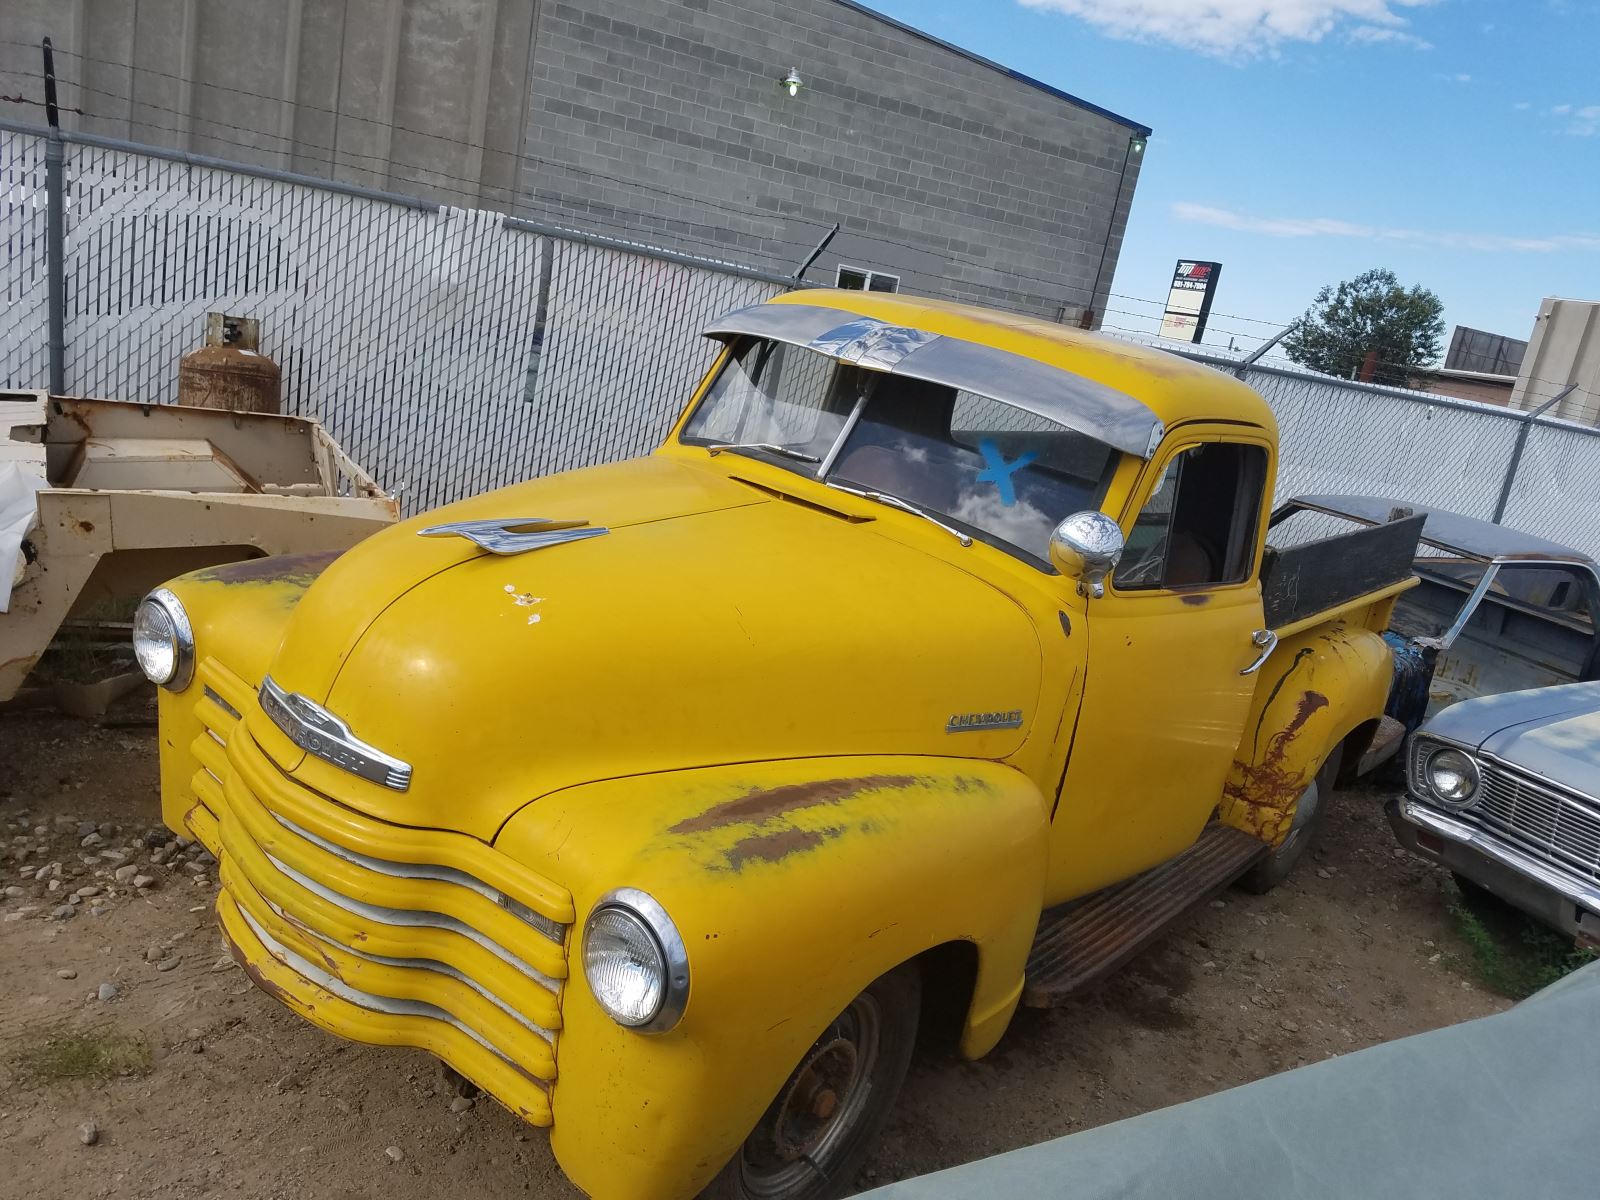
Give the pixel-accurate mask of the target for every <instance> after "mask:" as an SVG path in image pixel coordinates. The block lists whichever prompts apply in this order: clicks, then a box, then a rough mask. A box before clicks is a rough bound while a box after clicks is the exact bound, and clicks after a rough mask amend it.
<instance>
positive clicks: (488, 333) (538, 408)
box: [0, 131, 783, 511]
mask: <svg viewBox="0 0 1600 1200" xmlns="http://www.w3.org/2000/svg"><path fill="white" fill-rule="evenodd" d="M108 142H109V140H108V139H93V140H84V139H75V140H72V141H69V142H68V143H67V144H66V145H65V147H64V149H65V165H64V171H63V179H64V191H65V195H66V204H65V206H64V224H65V259H64V274H65V289H64V304H63V308H64V326H65V328H64V333H65V338H64V355H63V377H64V378H63V384H64V389H65V390H66V391H67V392H69V393H73V394H84V395H97V396H108V397H112V398H115V399H121V400H134V401H139V402H141V403H148V404H167V403H172V402H173V401H175V400H176V399H177V378H178V362H179V360H180V358H181V357H182V356H183V355H184V354H185V353H186V352H188V351H189V350H192V349H194V348H196V347H197V346H198V345H199V344H200V343H201V340H202V331H203V327H204V323H205V314H206V313H207V312H216V311H221V312H227V313H230V314H235V315H241V316H249V317H254V318H256V319H257V320H259V321H260V324H261V351H262V353H264V354H266V355H268V356H269V357H271V358H273V359H274V360H275V361H276V362H277V363H278V364H279V366H280V367H281V368H282V372H283V405H284V411H285V412H287V413H291V414H294V415H303V416H311V417H315V418H317V419H318V420H320V421H322V422H323V424H324V425H325V426H326V427H327V429H328V431H329V433H331V434H332V435H333V436H334V437H335V438H336V439H338V440H339V442H340V443H341V444H342V445H343V446H344V447H345V449H346V450H348V451H349V453H350V454H351V455H352V457H354V458H355V459H356V461H358V462H360V463H361V464H362V465H363V466H365V467H366V468H367V470H368V471H369V472H370V473H371V474H372V475H373V477H374V478H375V479H377V480H379V481H380V482H382V483H383V485H384V486H385V487H388V488H391V489H396V490H399V491H401V493H402V497H403V500H404V502H405V506H406V508H407V509H408V510H410V511H419V510H421V509H424V508H429V507H433V506H435V505H438V504H442V503H445V502H447V501H449V500H454V499H459V498H460V497H462V496H466V495H470V494H472V493H474V492H478V491H482V490H484V489H486V488H491V487H498V486H502V485H504V484H508V483H512V482H515V481H517V480H519V479H526V478H529V477H531V476H534V475H543V474H549V473H552V472H556V471H562V470H568V469H570V468H573V467H581V466H588V465H590V464H592V463H595V462H602V461H609V460H612V459H617V458H624V457H628V456H630V455H635V454H642V453H645V452H646V451H648V450H649V449H650V448H651V447H652V446H653V445H655V444H656V443H657V442H658V441H659V440H660V439H661V437H662V435H663V434H664V433H665V431H666V429H667V428H668V426H669V425H670V423H671V421H672V418H673V417H674V416H676V414H677V412H678V411H679V410H680V409H681V408H682V406H683V403H684V400H685V399H686V397H687V396H688V394H689V392H690V390H691V389H692V388H693V386H694V384H695V382H696V381H697V380H698V378H699V377H700V375H701V374H702V373H703V372H704V370H705V368H706V366H707V365H708V363H709V362H710V359H711V357H712V354H713V348H712V347H711V346H710V345H709V344H708V343H705V342H703V341H702V340H701V339H700V338H699V337H697V336H696V335H697V334H698V332H699V329H700V327H701V326H702V325H703V324H704V323H705V322H707V321H709V320H710V319H711V318H712V317H714V316H716V315H717V314H719V313H721V312H723V311H726V310H727V309H729V308H734V307H737V306H739V305H741V304H750V303H754V302H755V301H757V300H760V299H764V298H766V297H767V296H770V295H773V294H775V293H776V292H778V291H780V290H782V286H783V281H781V280H779V279H777V278H759V277H756V276H758V275H759V273H758V272H745V271H742V270H740V269H738V268H731V267H728V266H726V265H724V264H716V263H711V262H706V263H703V264H702V263H699V262H695V261H691V260H688V259H686V258H684V257H683V256H678V255H671V256H662V255H657V254H653V253H651V252H649V251H648V250H647V249H646V248H644V247H640V248H638V250H637V251H634V250H631V249H628V248H622V247H618V246H616V245H607V244H603V242H602V241H601V240H600V239H592V238H584V237H582V235H573V236H571V237H567V236H562V235H561V234H560V233H559V232H558V231H554V230H550V229H547V228H544V227H540V226H534V225H531V224H529V223H527V222H518V221H514V220H509V219H507V218H504V217H502V216H500V215H499V214H497V213H491V212H487V211H482V210H474V209H463V208H451V207H447V206H439V205H435V204H430V203H426V202H423V201H418V200H413V199H410V198H407V197H401V196H389V195H386V194H383V193H378V192H373V191H369V190H365V189H357V188H343V187H339V186H337V185H327V184H323V183H321V182H320V181H305V180H299V179H296V178H294V177H291V176H286V175H283V174H281V173H278V172H271V171H265V170H261V169H258V168H239V169H231V168H230V167H229V166H228V165H226V164H217V163H214V162H211V161H210V160H196V159H192V158H191V159H185V158H184V156H181V155H173V154H170V153H166V152H152V153H145V152H141V151H136V150H134V149H130V148H126V147H123V146H119V145H114V144H108ZM44 145H45V139H44V138H42V137H37V136H30V135H27V134H23V133H19V132H15V131H0V188H3V189H4V191H3V192H0V237H3V238H4V239H5V242H6V246H7V256H6V261H5V263H3V264H0V303H3V305H4V308H3V310H0V381H3V382H4V384H5V385H7V386H12V387H39V388H42V387H45V386H47V384H48V379H49V365H48V354H47V328H46V327H47V314H48V282H47V271H46V254H45V228H46V190H45V183H44V168H43V161H44Z"/></svg>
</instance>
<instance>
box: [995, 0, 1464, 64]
mask: <svg viewBox="0 0 1600 1200" xmlns="http://www.w3.org/2000/svg"><path fill="white" fill-rule="evenodd" d="M1019 3H1021V4H1024V5H1026V6H1027V7H1029V8H1037V9H1048V10H1052V11H1055V12H1062V13H1066V14H1067V15H1068V16H1072V17H1077V18H1079V19H1080V20H1082V21H1085V22H1087V23H1088V24H1090V25H1093V26H1094V27H1095V28H1096V29H1098V30H1100V31H1101V32H1102V33H1106V34H1109V35H1111V36H1112V37H1119V38H1130V39H1135V40H1141V41H1153V42H1169V43H1171V44H1172V45H1175V46H1183V47H1185V48H1187V49H1191V50H1200V51H1203V52H1204V53H1207V54H1216V55H1221V56H1225V57H1226V56H1235V55H1250V54H1260V53H1263V52H1271V51H1273V50H1275V49H1276V48H1277V47H1278V46H1280V45H1282V44H1283V43H1284V42H1320V41H1321V40H1322V39H1323V38H1325V37H1327V36H1329V35H1330V34H1333V33H1341V32H1342V33H1343V34H1344V36H1346V37H1348V38H1350V39H1351V40H1352V41H1357V42H1366V43H1381V42H1387V43H1393V44H1396V45H1407V46H1414V47H1417V48H1419V49H1427V48H1428V43H1427V42H1425V41H1424V40H1423V39H1422V38H1420V37H1418V36H1417V35H1416V34H1414V33H1412V32H1410V31H1409V29H1408V28H1407V25H1408V24H1409V23H1408V22H1407V20H1406V19H1405V17H1403V16H1401V15H1400V13H1399V12H1398V11H1397V10H1403V9H1408V8H1417V7H1421V6H1423V5H1427V4H1432V3H1435V0H1019Z"/></svg>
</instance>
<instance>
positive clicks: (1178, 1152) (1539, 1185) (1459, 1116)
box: [868, 963, 1600, 1200]
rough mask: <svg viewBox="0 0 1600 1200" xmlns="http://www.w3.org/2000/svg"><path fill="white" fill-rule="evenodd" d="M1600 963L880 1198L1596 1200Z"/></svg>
mask: <svg viewBox="0 0 1600 1200" xmlns="http://www.w3.org/2000/svg"><path fill="white" fill-rule="evenodd" d="M1597 1124H1600V963H1596V964H1593V965H1590V966H1588V967H1585V968H1584V969H1583V970H1582V971H1579V972H1577V973H1575V974H1573V975H1569V976H1567V978H1565V979H1563V980H1562V981H1561V982H1559V983H1557V984H1555V985H1554V986H1552V987H1549V988H1546V989H1545V990H1544V991H1542V992H1540V993H1539V994H1538V995H1536V996H1533V997H1530V998H1529V999H1528V1000H1525V1001H1523V1002H1522V1003H1521V1004H1519V1005H1517V1006H1516V1007H1515V1008H1513V1009H1510V1010H1508V1011H1506V1012H1504V1013H1500V1014H1498V1015H1496V1016H1492V1017H1484V1018H1482V1019H1481V1020H1477V1021H1468V1022H1466V1023H1464V1024H1461V1025H1455V1026H1451V1027H1450V1028H1448V1029H1440V1030H1435V1031H1434V1032H1432V1033H1424V1034H1418V1035H1417V1036H1416V1037H1410V1038H1404V1039H1402V1040H1400V1041H1397V1042H1389V1043H1386V1044H1384V1045H1381V1046H1373V1047H1370V1048H1369V1049H1366V1050H1361V1051H1358V1052H1356V1053H1353V1054H1348V1055H1345V1056H1344V1057H1342V1058H1335V1059H1330V1060H1328V1061H1326V1062H1320V1063H1316V1064H1313V1065H1312V1066H1308V1067H1301V1068H1300V1069H1298V1070H1295V1071H1289V1072H1286V1073H1284V1074H1282V1075H1274V1076H1272V1077H1271V1078H1268V1079H1262V1080H1258V1081H1257V1082H1255V1083H1251V1084H1246V1085H1245V1086H1243V1087H1238V1088H1234V1089H1232V1090H1231V1091H1226V1092H1221V1093H1218V1094H1217V1095H1215V1096H1207V1097H1206V1098H1204V1099H1202V1100H1191V1101H1189V1102H1188V1103H1187V1104H1179V1105H1175V1106H1174V1107H1172V1108H1165V1109H1161V1110H1160V1111H1158V1112H1153V1113H1146V1114H1145V1115H1144V1116H1141V1117H1132V1118H1130V1119H1128V1120H1126V1121H1118V1122H1117V1123H1115V1124H1113V1125H1104V1126H1101V1127H1100V1128H1099V1129H1090V1130H1086V1131H1085V1132H1083V1133H1075V1134H1072V1135H1071V1136H1069V1137H1064V1138H1059V1139H1057V1140H1056V1141H1053V1142H1045V1143H1043V1144H1041V1145H1038V1146H1030V1147H1028V1148H1027V1149H1024V1150H1013V1151H1011V1152H1010V1153H1009V1154H1001V1155H997V1156H996V1157H994V1158H989V1159H984V1160H983V1161H980V1162H975V1163H970V1164H968V1165H967V1166H964V1167H956V1168H953V1169H951V1170H948V1171H941V1172H939V1173H937V1174H934V1175H925V1176H923V1177H922V1178H920V1179H912V1180H907V1181H905V1182H903V1183H896V1184H891V1185H890V1186H888V1187H885V1188H880V1189H878V1190H876V1191H873V1192H871V1193H868V1194H869V1195H871V1196H872V1197H874V1198H876V1200H889V1198H891V1197H892V1198H895V1200H913V1198H914V1200H936V1198H940V1197H946V1196H950V1197H956V1196H960V1197H972V1196H982V1197H1013V1196H1020V1197H1029V1196H1041V1197H1043V1196H1050V1197H1062V1198H1068V1197H1070V1198H1071V1200H1111V1198H1112V1197H1117V1198H1119V1200H1128V1198H1131V1197H1151V1198H1156V1197H1159V1198H1160V1200H1213V1198H1215V1200H1256V1198H1259V1200H1372V1198H1379V1197H1383V1198H1387V1197H1403V1198H1405V1200H1432V1198H1434V1197H1438V1198H1441V1200H1443V1198H1446V1197H1447V1198H1448V1200H1477V1198H1480V1197H1481V1198H1482V1200H1512V1198H1515V1200H1527V1198H1531V1197H1551V1198H1556V1197H1559V1198H1560V1200H1575V1198H1577V1197H1588V1196H1595V1195H1600V1159H1597V1157H1596V1155H1595V1153H1594V1147H1595V1145H1596V1141H1597Z"/></svg>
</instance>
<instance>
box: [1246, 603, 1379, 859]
mask: <svg viewBox="0 0 1600 1200" xmlns="http://www.w3.org/2000/svg"><path fill="white" fill-rule="evenodd" d="M1392 674H1393V660H1392V658H1391V656H1390V651H1389V647H1388V645H1387V644H1386V643H1385V642H1384V640H1383V637H1382V636H1381V635H1380V634H1376V633H1373V632H1372V631H1371V630H1370V629H1367V628H1364V627H1362V626H1360V625H1353V624H1349V623H1347V622H1343V621H1337V622H1332V623H1330V624H1326V625H1317V626H1313V627H1312V628H1310V629H1307V630H1305V631H1303V632H1301V633H1298V634H1295V635H1294V636H1293V637H1289V638H1285V639H1284V640H1283V641H1282V642H1281V643H1279V645H1278V647H1277V649H1276V650H1274V651H1273V654H1272V657H1271V658H1270V659H1269V660H1268V661H1267V664H1266V666H1265V667H1263V668H1262V670H1261V681H1260V683H1259V684H1258V685H1257V687H1256V694H1255V697H1254V699H1253V700H1252V702H1251V707H1250V713H1249V716H1248V718H1247V719H1246V721H1245V725H1244V736H1243V739H1242V740H1241V741H1240V743H1239V748H1238V750H1237V751H1236V752H1235V754H1234V761H1233V766H1232V768H1231V770H1230V771H1229V774H1228V782H1227V783H1226V785H1224V787H1223V792H1222V804H1221V806H1220V808H1219V810H1218V813H1219V816H1220V817H1221V819H1222V821H1223V823H1224V824H1227V825H1232V826H1234V827H1235V828H1237V829H1242V830H1244V831H1245V832H1246V833H1249V834H1253V835H1254V836H1256V837H1259V838H1261V839H1262V840H1263V841H1265V842H1268V843H1270V844H1271V845H1274V846H1276V845H1277V844H1278V843H1280V842H1281V841H1282V840H1283V839H1284V837H1285V836H1286V835H1287V834H1288V832H1289V826H1290V824H1291V823H1292V822H1293V820H1294V810H1295V804H1296V802H1297V801H1298V800H1299V798H1300V794H1301V793H1302V792H1304V791H1305V790H1306V787H1307V786H1308V785H1309V784H1310V783H1311V780H1312V778H1313V777H1314V776H1315V775H1316V773H1317V771H1318V769H1319V768H1320V767H1321V766H1322V764H1323V763H1324V762H1326V761H1327V758H1328V755H1330V754H1331V753H1333V750H1334V747H1336V746H1337V745H1338V744H1339V743H1340V742H1342V741H1344V739H1345V738H1347V737H1349V736H1350V734H1351V733H1352V732H1353V731H1354V730H1355V729H1356V727H1357V726H1359V725H1361V724H1363V723H1365V722H1367V721H1373V720H1376V719H1377V718H1378V717H1380V716H1382V715H1383V709H1384V704H1385V703H1386V702H1387V700H1388V695H1389V682H1390V678H1391V676H1392Z"/></svg>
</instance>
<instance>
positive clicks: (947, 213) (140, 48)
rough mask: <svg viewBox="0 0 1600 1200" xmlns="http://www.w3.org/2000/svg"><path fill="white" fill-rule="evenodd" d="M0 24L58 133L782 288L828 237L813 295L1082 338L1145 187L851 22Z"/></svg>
mask: <svg viewBox="0 0 1600 1200" xmlns="http://www.w3.org/2000/svg"><path fill="white" fill-rule="evenodd" d="M4 9H5V17H4V19H3V20H0V25H3V27H4V30H5V35H6V40H5V41H3V42H0V86H3V88H4V90H5V91H6V92H7V93H11V94H22V95H35V94H38V93H39V92H40V86H39V81H38V77H37V76H38V54H37V51H36V50H35V49H34V48H33V45H32V44H33V43H35V42H36V39H37V38H38V37H39V36H41V35H43V34H46V33H48V34H50V35H51V36H52V37H53V38H54V39H55V42H56V45H57V47H58V48H59V50H60V51H61V52H62V55H61V60H60V62H61V65H60V71H61V74H62V77H63V80H64V82H63V87H62V101H63V103H64V104H65V105H67V106H68V107H69V108H82V109H83V110H84V113H85V115H84V116H82V117H78V116H75V115H72V114H70V113H69V114H68V115H67V117H66V120H67V123H68V125H69V127H75V128H82V129H86V130H89V131H92V132H96V133H105V134H111V135H114V136H119V137H126V138H131V139H133V140H135V141H142V142H148V143H153V144H155V145H161V146H174V147H179V148H183V149H187V150H192V151H196V152H198V153H202V154H210V155H214V156H216V157H219V158H224V159H234V160H242V161H246V162H255V163H264V164H267V165H271V166H278V167H283V168H286V169H290V170H295V171H300V172H303V173H305V174H310V175H322V176H331V177H334V178H338V179H343V180H347V181H350V182H354V183H362V184H368V185H372V186H378V187H387V188H391V189H393V190H395V191H400V192H408V193H411V194H414V195H421V196H425V197H428V198H430V199H435V200H440V201H443V202H445V203H450V204H463V205H481V206H486V207H491V208H500V209H504V210H510V211H515V212H517V213H519V214H521V215H525V216H533V217H540V218H545V219H549V220H553V221H556V222H559V223H563V224H568V225H572V226H576V227H579V228H582V229H586V230H592V231H596V232H603V233H611V234H614V235H617V236H621V237H624V238H631V239H634V240H637V241H641V242H647V243H651V244H658V245H659V244H665V245H667V246H669V247H671V248H674V249H679V250H685V251H690V252H693V253H696V254H702V255H707V256H711V257H716V258H721V259H727V260H731V261H736V262H740V263H745V264H749V265H753V266H760V267H764V268H767V269H773V270H779V271H789V270H792V269H793V268H794V266H795V265H796V264H797V263H798V262H799V261H800V260H801V259H803V258H804V257H805V256H806V255H807V254H808V253H809V252H810V250H811V248H812V247H813V246H814V245H815V244H816V242H817V240H818V239H819V238H820V237H821V236H822V235H823V233H824V232H825V231H826V230H827V229H828V227H829V226H830V225H832V224H833V222H835V221H837V222H839V223H840V225H841V229H840V232H839V234H838V236H837V237H836V238H835V239H834V242H833V244H832V245H831V246H830V248H829V250H828V252H827V253H825V254H824V255H823V256H822V258H821V259H820V260H819V261H818V262H817V264H816V266H815V267H814V268H813V269H812V270H811V271H810V273H809V274H808V276H807V278H808V279H809V280H813V281H830V282H831V281H832V279H833V278H834V274H835V270H836V268H837V266H838V264H839V263H841V262H844V263H849V264H851V265H853V266H857V267H863V268H867V269H871V270H879V271H887V272H889V273H891V274H895V275H899V276H900V277H901V284H902V288H903V289H904V290H907V291H920V292H928V293H936V294H941V295H948V296H953V297H956V298H961V299H973V300H979V301H985V302H989V303H994V304H999V305H1002V306H1005V307H1009V308H1016V309H1021V310H1025V311H1029V312H1035V313H1039V314H1041V315H1045V316H1049V317H1057V316H1058V315H1060V314H1062V313H1063V311H1065V313H1066V314H1067V315H1068V316H1069V317H1073V316H1075V315H1076V314H1077V313H1078V312H1079V311H1080V310H1081V309H1082V308H1083V307H1084V306H1085V305H1088V304H1089V303H1090V298H1089V296H1088V290H1089V289H1090V288H1091V287H1092V286H1093V281H1094V280H1095V278H1096V276H1097V272H1098V273H1099V276H1100V278H1101V281H1102V286H1101V291H1102V293H1104V291H1105V290H1106V289H1107V287H1108V286H1109V280H1110V279H1111V277H1112V272H1113V269H1114V267H1115V265H1116V258H1117V252H1118V250H1119V249H1120V245H1121V237H1122V230H1123V227H1124V224H1125V222H1126V219H1127V210H1128V206H1129V204H1130V203H1131V201H1132V197H1133V191H1134V186H1135V184H1136V182H1137V175H1138V168H1139V159H1138V158H1134V159H1133V160H1132V162H1131V163H1130V166H1129V170H1128V176H1127V179H1126V183H1125V186H1124V188H1123V193H1122V200H1121V203H1120V204H1118V203H1116V197H1117V190H1118V183H1119V176H1120V173H1121V168H1122V163H1123V158H1124V155H1125V154H1126V152H1127V148H1128V139H1129V137H1130V135H1131V134H1132V133H1133V132H1134V131H1133V130H1132V129H1130V127H1129V125H1128V124H1126V123H1119V122H1118V121H1116V120H1114V119H1111V118H1110V117H1108V116H1107V115H1105V114H1102V113H1100V112H1097V111H1095V110H1094V109H1092V108H1091V107H1086V106H1083V105H1080V104H1074V103H1073V102H1071V101H1069V100H1066V99H1063V98H1061V97H1059V96H1057V95H1052V94H1050V93H1048V92H1046V91H1044V90H1041V89H1039V88H1037V87H1033V86H1030V85H1029V84H1027V83H1025V82H1022V81H1020V80H1018V79H1016V78H1014V77H1011V76H1009V75H1008V74H1006V73H1005V72H1003V71H1000V70H997V69H995V68H994V67H992V66H989V65H985V64H983V63H981V62H977V61H974V60H972V59H971V58H968V57H966V56H963V55H961V54H959V53H957V52H955V51H954V50H952V49H950V48H948V47H944V46H940V45H938V44H936V43H934V42H931V41H929V40H928V39H926V38H923V37H920V36H918V35H916V34H914V33H912V32H910V31H908V30H906V29H904V28H901V27H898V26H895V25H894V24H892V23H890V22H887V21H884V20H882V19H879V18H876V17H874V16H871V15H869V14H866V13H863V12H861V11H859V10H857V9H855V8H853V7H851V6H850V5H848V4H845V3H841V2H840V0H339V2H338V3H323V2H320V0H319V2H316V3H306V2H305V0H287V2H286V3H283V4H267V5H262V4H258V3H253V2H252V0H141V2H140V3H139V4H138V5H128V4H126V3H124V2H123V0H75V2H74V3H73V4H64V3H62V2H61V0H6V4H5V5H4ZM15 43H23V44H15ZM79 56H84V57H79ZM130 64H131V66H130ZM791 67H792V68H795V69H797V70H798V71H799V72H800V74H801V76H802V77H803V78H804V79H805V81H806V86H805V89H804V90H803V91H802V92H801V93H800V95H799V96H798V97H795V98H790V97H789V96H788V95H787V94H786V93H785V92H783V91H782V90H781V89H780V87H779V85H778V81H779V79H780V78H781V77H782V76H783V75H784V74H785V73H786V72H787V71H788V70H789V69H790V68H791ZM9 115H13V116H18V117H21V118H23V119H30V118H31V119H36V120H42V113H41V112H40V111H39V110H38V109H37V108H27V109H23V108H21V107H20V106H19V107H18V108H17V109H16V110H14V111H13V112H12V113H11V114H9ZM1108 239H1109V240H1108ZM1107 248H1108V252H1107V253H1106V255H1105V265H1104V270H1103V271H1101V270H1100V268H1101V254H1102V250H1106V249H1107ZM1093 307H1094V308H1095V309H1096V311H1097V312H1099V311H1103V309H1104V307H1105V305H1104V296H1103V294H1102V297H1101V298H1100V301H1099V302H1098V303H1096V304H1094V305H1093Z"/></svg>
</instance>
